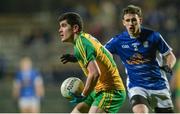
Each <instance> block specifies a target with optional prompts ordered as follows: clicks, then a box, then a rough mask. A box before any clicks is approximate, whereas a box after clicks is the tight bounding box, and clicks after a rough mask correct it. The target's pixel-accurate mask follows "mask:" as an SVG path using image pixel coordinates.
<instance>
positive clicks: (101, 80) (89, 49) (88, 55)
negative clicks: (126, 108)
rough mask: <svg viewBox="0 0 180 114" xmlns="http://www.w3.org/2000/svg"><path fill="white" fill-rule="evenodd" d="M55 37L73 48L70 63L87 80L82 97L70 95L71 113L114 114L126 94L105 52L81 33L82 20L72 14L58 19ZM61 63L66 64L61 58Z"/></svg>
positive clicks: (63, 58) (87, 35) (93, 39)
mask: <svg viewBox="0 0 180 114" xmlns="http://www.w3.org/2000/svg"><path fill="white" fill-rule="evenodd" d="M59 35H60V38H61V41H62V42H70V43H72V44H73V45H74V56H75V58H74V62H76V61H77V62H78V63H79V64H80V66H81V68H82V70H83V71H84V74H85V75H86V76H87V79H86V83H85V87H84V90H83V91H82V94H81V95H79V96H77V95H74V94H72V93H71V94H72V96H73V99H72V101H70V102H71V103H76V104H77V105H76V106H75V108H74V109H73V111H72V113H88V112H89V113H102V112H103V113H106V112H107V113H117V112H118V111H119V109H120V107H121V106H122V104H123V102H124V101H125V98H126V91H125V87H124V85H123V82H122V79H121V77H120V75H119V72H118V69H117V66H116V64H115V62H114V60H113V58H112V56H111V54H110V53H109V51H108V50H106V49H105V48H104V47H103V45H102V44H101V43H100V42H99V41H98V40H97V39H96V38H94V37H93V36H91V35H90V34H87V33H85V32H83V22H82V19H81V17H80V15H79V14H77V13H74V12H68V13H64V14H62V15H61V16H60V17H59ZM66 56H68V55H66ZM69 57H70V58H71V56H69ZM61 59H62V62H63V63H66V62H68V61H67V57H65V56H62V58H61Z"/></svg>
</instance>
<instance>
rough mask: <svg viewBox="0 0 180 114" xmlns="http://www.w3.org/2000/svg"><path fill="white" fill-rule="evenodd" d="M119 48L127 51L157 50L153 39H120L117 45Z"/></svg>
mask: <svg viewBox="0 0 180 114" xmlns="http://www.w3.org/2000/svg"><path fill="white" fill-rule="evenodd" d="M117 50H119V51H120V52H125V53H134V52H140V53H149V52H152V51H155V45H154V44H153V43H152V42H151V41H148V40H147V41H143V42H141V41H138V40H128V41H127V40H126V41H120V43H118V45H117Z"/></svg>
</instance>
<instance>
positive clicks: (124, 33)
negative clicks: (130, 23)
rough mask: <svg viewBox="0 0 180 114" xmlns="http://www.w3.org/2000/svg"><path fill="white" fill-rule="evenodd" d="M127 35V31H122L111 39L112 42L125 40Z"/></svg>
mask: <svg viewBox="0 0 180 114" xmlns="http://www.w3.org/2000/svg"><path fill="white" fill-rule="evenodd" d="M128 36H129V35H128V32H127V31H123V32H121V33H119V34H116V35H115V36H114V37H112V39H113V40H114V41H117V40H120V41H121V40H122V39H125V38H126V37H128Z"/></svg>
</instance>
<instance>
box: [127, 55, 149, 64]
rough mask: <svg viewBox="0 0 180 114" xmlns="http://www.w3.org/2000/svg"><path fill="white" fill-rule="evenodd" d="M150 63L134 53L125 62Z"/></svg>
mask: <svg viewBox="0 0 180 114" xmlns="http://www.w3.org/2000/svg"><path fill="white" fill-rule="evenodd" d="M148 61H150V60H149V59H144V58H143V56H142V55H141V54H139V53H135V54H134V55H133V56H132V57H130V59H129V60H126V62H127V63H128V64H143V63H145V62H148Z"/></svg>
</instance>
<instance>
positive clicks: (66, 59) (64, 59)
mask: <svg viewBox="0 0 180 114" xmlns="http://www.w3.org/2000/svg"><path fill="white" fill-rule="evenodd" d="M69 56H70V54H64V55H62V56H61V57H60V59H61V62H62V63H63V64H66V63H67V62H69V60H68V58H69Z"/></svg>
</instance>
